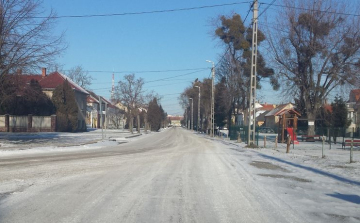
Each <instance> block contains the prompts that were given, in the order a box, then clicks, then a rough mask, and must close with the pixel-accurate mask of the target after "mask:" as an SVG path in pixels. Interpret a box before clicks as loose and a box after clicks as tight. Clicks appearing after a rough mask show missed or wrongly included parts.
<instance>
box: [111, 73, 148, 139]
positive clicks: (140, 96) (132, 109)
mask: <svg viewBox="0 0 360 223" xmlns="http://www.w3.org/2000/svg"><path fill="white" fill-rule="evenodd" d="M143 85H144V79H142V78H139V79H136V78H135V74H129V75H125V76H124V80H123V81H119V83H118V85H117V86H116V88H115V98H116V101H118V102H121V104H123V105H124V106H125V107H126V108H127V110H126V116H127V119H128V120H127V121H128V122H129V130H130V132H131V133H132V132H133V126H134V122H133V119H134V117H136V116H137V115H138V113H139V112H138V111H139V110H138V109H139V108H140V107H141V106H142V105H143V104H144V102H145V96H144V92H143V91H142V88H143Z"/></svg>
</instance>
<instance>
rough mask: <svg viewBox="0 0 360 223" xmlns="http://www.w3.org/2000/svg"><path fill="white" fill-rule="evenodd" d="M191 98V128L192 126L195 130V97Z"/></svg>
mask: <svg viewBox="0 0 360 223" xmlns="http://www.w3.org/2000/svg"><path fill="white" fill-rule="evenodd" d="M189 100H191V123H190V126H191V127H190V128H191V130H193V129H194V107H193V105H194V100H193V98H189Z"/></svg>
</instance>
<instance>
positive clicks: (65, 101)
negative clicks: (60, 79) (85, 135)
mask: <svg viewBox="0 0 360 223" xmlns="http://www.w3.org/2000/svg"><path fill="white" fill-rule="evenodd" d="M52 101H53V103H54V106H55V108H56V115H57V130H58V131H61V132H75V131H77V129H78V113H79V109H78V106H77V103H76V100H75V93H74V91H73V90H72V89H71V86H70V84H69V82H68V81H67V80H65V82H64V83H63V84H61V85H59V86H57V87H56V88H55V90H54V92H53V96H52Z"/></svg>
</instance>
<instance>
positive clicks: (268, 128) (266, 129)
mask: <svg viewBox="0 0 360 223" xmlns="http://www.w3.org/2000/svg"><path fill="white" fill-rule="evenodd" d="M259 132H260V133H274V130H273V129H272V128H270V127H261V128H259Z"/></svg>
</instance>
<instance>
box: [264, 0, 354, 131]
mask: <svg viewBox="0 0 360 223" xmlns="http://www.w3.org/2000/svg"><path fill="white" fill-rule="evenodd" d="M283 3H284V8H283V9H282V12H281V13H279V14H278V15H279V16H278V18H277V20H276V22H275V23H272V25H271V26H270V25H268V29H269V30H270V31H269V32H268V35H267V36H268V37H269V38H268V39H269V43H270V46H271V49H272V52H273V57H274V59H275V61H276V64H277V69H278V71H279V72H278V78H279V79H281V80H282V83H283V84H282V87H283V90H284V91H285V93H287V94H290V95H292V96H293V97H295V102H296V103H297V105H298V107H300V108H301V107H302V108H303V111H302V112H303V113H305V114H306V116H307V119H308V121H309V129H308V134H310V135H313V134H314V128H315V126H314V125H313V123H314V121H315V117H316V115H317V113H318V111H319V109H320V107H321V105H322V103H323V101H324V100H325V99H326V98H327V97H328V96H329V94H330V92H331V91H333V90H334V89H335V88H337V87H341V86H349V85H354V84H356V83H359V71H360V69H359V68H360V50H359V49H360V17H357V16H352V15H351V14H352V12H351V9H350V8H349V5H346V4H341V3H339V2H338V1H335V0H326V1H325V0H316V1H315V0H305V1H304V0H296V1H294V0H283Z"/></svg>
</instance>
